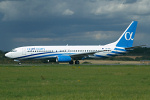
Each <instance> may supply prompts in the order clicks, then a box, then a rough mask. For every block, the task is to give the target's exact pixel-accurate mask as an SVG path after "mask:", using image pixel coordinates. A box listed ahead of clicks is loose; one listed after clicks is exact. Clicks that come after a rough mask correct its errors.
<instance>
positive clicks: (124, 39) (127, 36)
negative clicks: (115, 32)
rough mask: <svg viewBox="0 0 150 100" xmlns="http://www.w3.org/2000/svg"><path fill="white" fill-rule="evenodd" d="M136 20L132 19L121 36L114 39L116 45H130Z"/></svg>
mask: <svg viewBox="0 0 150 100" xmlns="http://www.w3.org/2000/svg"><path fill="white" fill-rule="evenodd" d="M137 23H138V22H137V21H132V22H131V24H130V25H129V26H128V28H127V29H126V30H125V31H124V33H123V34H122V36H121V37H120V38H119V39H118V40H117V41H116V42H117V44H116V46H117V47H124V48H127V47H132V44H133V40H134V36H135V32H136V27H137Z"/></svg>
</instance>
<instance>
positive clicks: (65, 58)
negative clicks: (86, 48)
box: [56, 56, 72, 62]
mask: <svg viewBox="0 0 150 100" xmlns="http://www.w3.org/2000/svg"><path fill="white" fill-rule="evenodd" d="M71 60H72V59H71V57H70V56H58V57H57V58H56V62H70V61H71Z"/></svg>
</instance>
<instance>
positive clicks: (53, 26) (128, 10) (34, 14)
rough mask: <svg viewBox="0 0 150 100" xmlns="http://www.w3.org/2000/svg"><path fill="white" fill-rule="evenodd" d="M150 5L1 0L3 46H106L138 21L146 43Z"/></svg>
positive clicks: (143, 0)
mask: <svg viewBox="0 0 150 100" xmlns="http://www.w3.org/2000/svg"><path fill="white" fill-rule="evenodd" d="M149 5H150V1H149V0H45V1H44V2H43V1H42V0H0V34H1V37H0V38H1V39H0V45H1V46H4V48H12V47H17V46H21V45H57V44H58V45H63V44H77V45H78V44H82V45H83V44H106V43H109V42H112V41H115V40H116V39H118V37H119V36H120V35H121V33H123V31H124V30H125V29H126V28H127V26H128V25H129V23H130V22H131V21H132V20H137V21H139V23H138V27H137V33H138V34H140V33H142V34H141V35H143V36H144V37H145V36H147V37H146V39H144V40H142V41H147V40H148V37H149V35H147V34H149V25H150V24H149V23H150V10H149ZM139 37H140V35H137V39H138V40H139V41H140V38H139ZM141 37H142V36H141ZM144 37H143V38H144ZM6 40H9V41H6ZM91 41H92V42H91ZM135 41H136V40H135ZM4 42H5V44H9V45H7V46H5V45H4V44H3V43H4ZM8 42H9V43H8ZM136 43H137V41H136Z"/></svg>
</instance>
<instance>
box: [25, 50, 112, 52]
mask: <svg viewBox="0 0 150 100" xmlns="http://www.w3.org/2000/svg"><path fill="white" fill-rule="evenodd" d="M99 51H101V50H44V51H35V50H33V51H28V52H99ZM103 51H111V50H103Z"/></svg>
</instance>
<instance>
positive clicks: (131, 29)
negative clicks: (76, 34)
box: [5, 21, 138, 64]
mask: <svg viewBox="0 0 150 100" xmlns="http://www.w3.org/2000/svg"><path fill="white" fill-rule="evenodd" d="M137 23H138V22H137V21H132V22H131V24H130V25H129V26H128V27H127V29H126V30H125V31H124V32H123V34H122V35H121V36H120V38H119V39H118V40H117V41H115V42H113V43H110V44H106V45H103V46H102V45H97V46H95V45H93V46H69V45H66V46H24V47H18V48H15V49H13V50H11V51H10V52H8V53H6V54H5V56H6V57H8V58H12V59H14V61H20V60H23V59H47V60H50V59H55V60H56V62H69V64H74V63H75V64H79V60H82V59H86V58H102V57H111V56H117V55H120V54H125V53H126V52H128V50H129V49H130V48H133V47H132V45H133V40H134V36H135V32H136V27H137ZM74 61H75V62H74Z"/></svg>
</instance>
